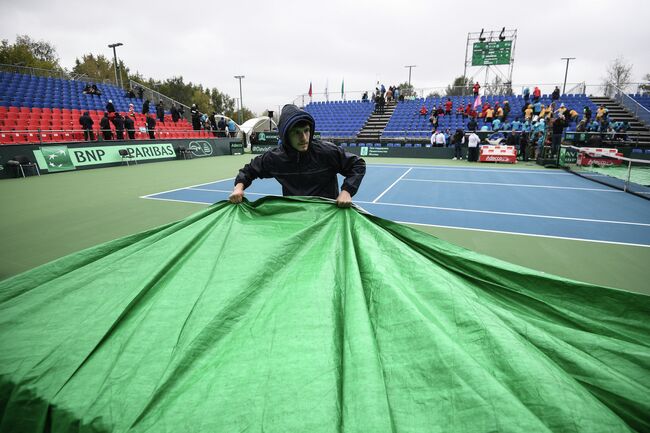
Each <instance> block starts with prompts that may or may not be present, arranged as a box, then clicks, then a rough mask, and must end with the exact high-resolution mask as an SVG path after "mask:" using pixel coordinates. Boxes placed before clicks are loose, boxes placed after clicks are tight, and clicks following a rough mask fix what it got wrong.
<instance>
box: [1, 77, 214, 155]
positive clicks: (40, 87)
mask: <svg viewBox="0 0 650 433" xmlns="http://www.w3.org/2000/svg"><path fill="white" fill-rule="evenodd" d="M86 84H87V83H86V82H83V81H73V80H66V79H61V78H51V77H36V76H32V75H25V74H16V73H8V72H0V144H25V143H40V142H66V141H80V140H83V132H81V125H79V117H80V116H81V114H82V113H83V112H84V111H88V112H89V114H90V117H91V118H92V119H93V121H94V122H95V124H94V125H93V128H94V130H95V133H96V136H99V134H98V131H99V120H100V119H101V117H102V116H103V113H104V110H105V106H106V103H107V102H108V100H109V99H110V100H112V101H113V105H114V106H115V109H116V110H117V111H119V112H121V113H123V114H124V113H126V112H128V110H129V104H131V103H132V104H133V105H134V109H135V112H136V113H137V114H136V116H135V119H134V120H135V129H136V139H149V135H148V134H147V133H144V132H140V131H139V128H140V127H144V126H145V115H143V114H140V113H141V112H142V104H143V100H142V99H138V98H133V99H129V98H127V97H125V95H124V93H125V92H124V90H123V89H121V88H119V87H116V86H113V85H110V84H99V85H98V87H99V88H100V90H101V91H102V95H101V96H97V95H87V94H84V93H83V92H82V91H83V88H84V86H85V85H86ZM149 112H150V113H155V105H154V103H153V102H152V103H151V105H150V107H149ZM111 128H112V129H113V131H115V129H114V126H113V125H111ZM156 135H157V136H158V138H160V139H172V138H194V137H207V136H208V132H207V131H192V125H191V124H190V123H189V122H188V121H187V120H186V119H180V120H179V121H178V122H176V123H174V122H172V120H171V116H170V115H169V114H168V112H166V114H165V122H164V123H163V122H158V123H157V124H156Z"/></svg>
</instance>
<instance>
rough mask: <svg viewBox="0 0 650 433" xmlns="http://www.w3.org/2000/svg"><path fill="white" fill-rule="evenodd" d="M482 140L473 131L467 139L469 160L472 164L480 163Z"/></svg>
mask: <svg viewBox="0 0 650 433" xmlns="http://www.w3.org/2000/svg"><path fill="white" fill-rule="evenodd" d="M480 142H481V139H480V138H479V136H478V135H476V132H474V131H472V132H471V133H470V134H469V136H468V137H467V160H468V161H471V162H476V161H478V145H479V143H480Z"/></svg>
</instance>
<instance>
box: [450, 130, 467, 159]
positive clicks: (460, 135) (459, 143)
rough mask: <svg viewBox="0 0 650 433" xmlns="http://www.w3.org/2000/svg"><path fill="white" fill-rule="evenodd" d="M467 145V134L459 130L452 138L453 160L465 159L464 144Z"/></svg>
mask: <svg viewBox="0 0 650 433" xmlns="http://www.w3.org/2000/svg"><path fill="white" fill-rule="evenodd" d="M464 143H465V133H464V132H463V130H462V129H460V128H458V129H457V130H456V132H455V133H454V135H453V136H452V137H451V144H453V145H454V157H453V160H457V159H463V144H464Z"/></svg>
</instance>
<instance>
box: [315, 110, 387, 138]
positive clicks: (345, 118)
mask: <svg viewBox="0 0 650 433" xmlns="http://www.w3.org/2000/svg"><path fill="white" fill-rule="evenodd" d="M374 109H375V104H372V103H370V102H362V101H332V102H311V103H309V104H307V106H306V107H305V110H306V111H307V112H308V113H309V114H311V115H312V116H314V119H315V120H316V129H317V131H318V132H320V133H321V134H322V136H323V137H329V138H349V137H356V135H357V134H358V133H359V131H360V130H361V128H363V125H364V123H365V122H366V119H368V116H370V114H371V113H372V112H373V110H374Z"/></svg>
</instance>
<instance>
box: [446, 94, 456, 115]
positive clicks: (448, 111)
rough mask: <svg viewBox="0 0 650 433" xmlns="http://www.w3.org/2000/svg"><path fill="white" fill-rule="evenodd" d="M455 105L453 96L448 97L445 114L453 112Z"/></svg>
mask: <svg viewBox="0 0 650 433" xmlns="http://www.w3.org/2000/svg"><path fill="white" fill-rule="evenodd" d="M453 106H454V103H453V102H451V98H447V102H445V116H449V115H450V114H451V110H452V108H453Z"/></svg>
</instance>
